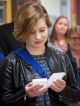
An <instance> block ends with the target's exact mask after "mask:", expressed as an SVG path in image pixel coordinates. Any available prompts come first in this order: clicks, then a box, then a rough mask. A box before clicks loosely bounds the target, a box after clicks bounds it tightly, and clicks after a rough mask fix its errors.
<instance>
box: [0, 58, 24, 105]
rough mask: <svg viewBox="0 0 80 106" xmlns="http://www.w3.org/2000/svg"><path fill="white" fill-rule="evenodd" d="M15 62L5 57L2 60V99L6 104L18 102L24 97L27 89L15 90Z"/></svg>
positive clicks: (0, 75)
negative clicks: (12, 62)
mask: <svg viewBox="0 0 80 106" xmlns="http://www.w3.org/2000/svg"><path fill="white" fill-rule="evenodd" d="M12 70H13V64H11V63H10V62H9V61H7V60H5V59H3V60H2V61H0V101H1V102H2V103H4V104H9V103H11V102H13V103H14V102H16V101H18V99H20V98H22V97H24V95H25V89H24V88H22V89H20V90H16V91H15V90H14V82H13V80H14V79H13V71H12Z"/></svg>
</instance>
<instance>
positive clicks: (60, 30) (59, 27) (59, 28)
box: [55, 18, 68, 35]
mask: <svg viewBox="0 0 80 106" xmlns="http://www.w3.org/2000/svg"><path fill="white" fill-rule="evenodd" d="M67 30H68V20H67V19H66V18H60V19H59V20H58V22H57V23H56V25H55V31H56V34H57V35H65V34H66V32H67Z"/></svg>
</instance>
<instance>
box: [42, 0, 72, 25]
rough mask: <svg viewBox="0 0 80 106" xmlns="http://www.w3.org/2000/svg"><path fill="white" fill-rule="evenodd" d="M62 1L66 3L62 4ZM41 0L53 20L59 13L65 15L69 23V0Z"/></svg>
mask: <svg viewBox="0 0 80 106" xmlns="http://www.w3.org/2000/svg"><path fill="white" fill-rule="evenodd" d="M62 1H63V2H66V5H62V4H61V2H62ZM41 2H42V4H43V5H44V7H45V8H46V9H47V11H48V13H49V15H50V16H53V19H54V20H55V18H56V17H58V16H60V15H66V16H67V17H68V19H69V22H70V25H71V0H41Z"/></svg>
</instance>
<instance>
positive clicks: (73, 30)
mask: <svg viewBox="0 0 80 106" xmlns="http://www.w3.org/2000/svg"><path fill="white" fill-rule="evenodd" d="M73 33H76V34H78V35H80V26H78V25H76V26H74V27H71V28H70V29H69V31H68V36H67V38H68V39H69V38H70V37H71V35H72V34H73Z"/></svg>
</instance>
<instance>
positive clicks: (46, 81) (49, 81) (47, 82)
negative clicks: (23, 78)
mask: <svg viewBox="0 0 80 106" xmlns="http://www.w3.org/2000/svg"><path fill="white" fill-rule="evenodd" d="M64 76H65V72H58V73H53V74H52V75H51V77H50V78H49V79H47V78H41V79H32V82H33V83H34V84H39V85H43V86H44V87H46V88H49V87H50V86H51V84H52V82H53V81H56V80H58V79H59V80H61V79H62V78H63V77H64Z"/></svg>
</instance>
